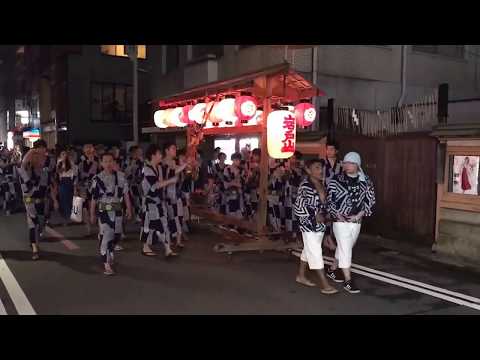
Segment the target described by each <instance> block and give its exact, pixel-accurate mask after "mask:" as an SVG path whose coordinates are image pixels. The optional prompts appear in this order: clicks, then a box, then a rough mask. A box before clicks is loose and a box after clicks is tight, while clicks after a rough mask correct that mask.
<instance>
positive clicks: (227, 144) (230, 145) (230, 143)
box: [213, 139, 236, 165]
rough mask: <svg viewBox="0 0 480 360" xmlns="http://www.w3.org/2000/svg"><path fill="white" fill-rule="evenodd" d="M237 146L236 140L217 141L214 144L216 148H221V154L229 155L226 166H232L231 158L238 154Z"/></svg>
mask: <svg viewBox="0 0 480 360" xmlns="http://www.w3.org/2000/svg"><path fill="white" fill-rule="evenodd" d="M235 145H236V139H215V140H214V143H213V146H214V147H215V148H217V147H219V148H220V149H221V152H223V153H225V155H227V159H226V160H225V164H227V165H231V164H232V160H231V156H232V155H233V154H234V153H235V152H236V151H235V150H236V148H235Z"/></svg>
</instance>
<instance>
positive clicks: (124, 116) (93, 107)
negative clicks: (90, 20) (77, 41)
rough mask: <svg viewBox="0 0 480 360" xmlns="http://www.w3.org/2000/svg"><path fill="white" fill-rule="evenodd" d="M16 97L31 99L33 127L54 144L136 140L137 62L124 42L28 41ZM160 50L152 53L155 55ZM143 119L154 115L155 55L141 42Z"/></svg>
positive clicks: (28, 100)
mask: <svg viewBox="0 0 480 360" xmlns="http://www.w3.org/2000/svg"><path fill="white" fill-rule="evenodd" d="M23 48H24V56H23V57H24V61H23V63H24V66H23V67H20V66H17V68H16V77H17V79H18V80H17V82H19V83H22V82H24V83H25V84H27V86H26V88H25V89H23V90H22V91H17V95H16V97H22V98H25V99H26V103H28V104H29V105H30V109H29V112H30V114H37V113H38V114H39V121H38V124H35V125H34V124H33V122H35V121H34V120H35V119H34V116H33V119H32V120H33V121H31V124H30V125H32V126H37V125H38V126H39V127H40V130H41V133H42V137H43V138H45V140H47V142H48V143H49V146H50V147H53V146H54V145H55V144H57V143H58V144H61V145H64V144H83V143H86V142H93V143H105V144H118V143H121V142H126V141H131V140H133V131H132V127H133V124H132V121H133V66H132V62H131V60H130V59H129V58H128V56H127V54H126V46H125V45H70V46H69V45H58V46H57V45H47V46H43V45H42V46H40V45H36V46H24V47H23ZM154 53H155V52H153V54H154ZM137 55H138V103H139V122H142V121H144V119H147V118H149V117H150V110H149V109H148V108H149V106H150V105H149V104H148V100H149V98H150V84H149V71H150V68H151V65H150V64H151V63H153V64H154V63H155V60H154V59H152V57H151V56H150V54H149V49H148V47H147V46H145V45H139V46H138V52H137Z"/></svg>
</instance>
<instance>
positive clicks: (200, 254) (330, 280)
mask: <svg viewBox="0 0 480 360" xmlns="http://www.w3.org/2000/svg"><path fill="white" fill-rule="evenodd" d="M362 46H366V45H357V47H352V49H351V51H353V52H355V51H357V49H358V47H362ZM375 46H376V47H377V48H368V49H367V50H369V51H372V53H373V52H375V53H376V51H380V50H381V51H385V49H384V48H382V49H379V48H378V47H381V46H384V45H375ZM385 46H386V45H385ZM412 46H413V45H408V46H407V45H405V46H403V45H402V46H400V45H398V46H397V45H391V46H390V47H391V49H392V51H393V52H392V54H396V55H398V56H401V59H403V60H404V58H405V57H408V56H412V57H413V56H416V55H412V54H411V52H409V50H408V47H412ZM204 47H205V48H204ZM338 47H339V49H344V48H346V47H348V46H347V45H345V46H344V45H342V46H340V45H339V46H338ZM59 48H62V49H63V47H62V46H59ZM79 48H81V49H83V50H82V51H87V52H84V53H78V54H80V55H78V57H79V58H78V59H81V61H80V60H78V62H75V61H71V60H72V59H73V58H72V56H73V55H72V54H69V53H67V55H66V57H65V59H66V60H65V61H66V62H67V63H68V64H63V63H62V64H63V65H68V66H66V67H61V66H63V65H61V64H60V63H58V64H57V63H56V62H61V61H63V60H60V58H56V59H57V60H55V64H56V65H55V66H57V68H56V69H57V70H55V71H57V72H50V70H48V69H45V70H44V71H43V73H42V74H43V75H41V76H40V75H39V78H38V79H37V80H35V81H36V82H32V84H36V85H35V86H37V85H38V91H39V94H40V95H39V97H33V98H32V99H30V100H29V101H28V102H25V101H24V102H22V101H23V100H22V101H20V100H19V99H17V98H20V97H19V96H17V95H15V96H16V98H15V99H16V101H14V102H12V103H11V104H12V108H9V109H8V111H4V112H0V125H1V124H2V122H1V120H2V119H3V117H2V116H3V115H5V119H6V120H5V124H6V127H5V129H3V128H2V127H0V140H1V141H0V240H1V241H0V314H2V313H5V314H12V313H13V314H34V313H99V314H102V313H112V314H117V313H129V312H131V313H162V314H163V313H165V314H169V313H173V314H190V313H215V314H216V313H220V314H221V313H241V314H263V313H268V314H271V313H282V314H284V313H300V314H303V313H306V314H318V313H321V314H370V313H379V314H380V313H382V314H391V313H395V314H417V313H418V314H444V313H447V314H449V313H450V314H457V313H468V314H470V313H477V312H478V311H479V310H480V298H476V297H475V295H476V290H475V289H476V288H475V283H476V281H475V279H476V275H475V274H476V271H477V266H476V264H477V262H475V256H476V254H477V250H475V249H477V248H476V247H475V246H476V244H477V242H476V239H477V240H478V237H477V235H479V234H480V233H479V232H478V229H479V228H478V226H479V223H478V213H479V212H480V207H479V206H480V203H478V199H479V191H480V180H479V179H480V177H479V176H480V175H479V174H480V171H479V164H480V143H479V142H478V141H480V140H478V139H480V135H478V139H477V138H476V136H477V135H475V134H477V133H476V131H477V130H476V128H475V127H472V126H473V125H472V126H470V125H468V126H467V125H465V126H464V125H458V124H459V123H460V121H461V120H458V123H454V124H453V123H450V122H449V121H451V120H450V118H453V119H457V118H458V117H459V116H460V115H458V114H457V113H455V112H454V111H455V109H456V107H458V106H460V105H459V104H461V103H462V102H461V101H460V100H451V96H452V95H451V93H450V95H449V92H448V91H449V90H448V89H449V86H450V85H449V83H451V81H449V82H448V83H447V81H446V80H445V82H442V83H440V84H438V86H437V84H436V85H435V86H432V88H431V89H430V88H428V91H427V90H425V94H423V93H422V94H421V92H420V90H418V89H417V90H416V92H415V93H414V94H413V93H409V92H408V91H409V90H408V87H405V88H402V89H401V91H402V93H401V94H400V95H401V97H400V99H396V100H395V101H394V102H395V105H394V107H392V106H391V105H388V104H390V102H391V101H390V102H388V101H387V100H386V99H387V98H389V96H390V98H391V99H394V98H395V97H397V95H399V94H396V93H394V92H392V94H387V93H382V96H380V95H378V94H377V95H375V99H376V100H375V101H376V103H375V104H377V105H376V106H373V107H372V106H370V105H369V104H370V103H369V102H368V101H370V100H371V99H372V96H371V95H372V93H371V92H369V91H370V90H369V89H370V87H369V86H371V82H369V83H368V86H367V85H365V86H366V87H365V89H363V88H362V89H363V90H362V91H358V92H357V95H358V96H357V97H354V96H353V95H352V94H351V91H350V90H349V89H351V87H350V85H351V84H350V82H351V81H353V80H352V78H355V76H354V75H348V76H347V75H345V76H344V77H342V76H343V75H342V76H340V75H338V76H340V77H337V75H335V77H334V79H335V80H332V79H333V78H329V77H328V76H327V75H320V73H319V71H321V70H319V69H320V68H319V65H321V64H323V65H325V64H324V62H326V61H327V60H326V59H327V58H328V56H327V55H325V54H329V53H328V51H332V53H331V54H330V55H331V56H334V55H335V54H337V53H336V52H334V50H333V48H328V49H327V48H324V47H323V46H320V45H318V46H317V45H315V46H314V45H305V46H301V45H298V46H297V45H281V46H280V45H275V46H274V45H265V46H262V45H246V46H245V47H242V46H240V45H239V46H237V47H234V46H233V45H232V46H229V45H222V46H218V47H216V46H213V45H212V46H207V45H204V46H203V47H202V46H200V45H198V46H197V45H188V46H186V45H185V46H183V45H182V46H179V48H178V49H177V48H173V47H172V46H170V45H168V46H158V47H155V46H146V45H135V46H133V45H101V46H94V45H91V46H86V45H85V46H80V47H79ZM49 49H50V50H49V51H54V50H55V49H54V48H49ZM175 49H176V50H175ZM179 49H180V50H181V51H180V50H179ZM202 49H203V50H204V51H206V52H205V53H202V52H201V51H203V50H202ZM406 49H407V50H406ZM439 49H440V48H439ZM40 50H42V49H41V47H36V46H23V47H15V51H16V52H15V54H16V56H17V57H25V58H27V57H29V56H34V55H33V54H36V52H35V51H37V52H38V51H40ZM67 50H68V49H67V48H65V51H67ZM367 50H365V49H364V51H367ZM42 51H46V50H45V49H43V50H42ZM88 51H89V52H88ZM165 51H166V52H165ZM174 51H180V52H179V53H178V54H179V55H178V56H180V57H182V59H183V58H184V57H185V56H186V58H185V59H183V60H185V61H186V64H187V65H185V66H184V65H183V63H179V64H177V65H176V67H175V66H173V64H174V63H175V61H174V60H175V58H172V57H171V55H172V53H173V52H174ZM223 51H225V55H226V54H227V53H228V56H230V57H235V59H237V60H238V61H237V63H236V64H237V65H235V66H234V65H232V64H230V63H229V59H230V58H229V57H228V56H224V53H223ZM335 51H339V50H338V49H337V50H335ZM416 51H421V50H418V49H417V50H416ZM87 53H88V54H89V55H88V56H91V57H92V59H93V58H95V59H96V60H95V61H97V62H98V64H103V65H102V67H100V66H97V65H98V64H93V63H88V64H90V65H88V66H87V65H86V64H87V63H86V62H83V61H84V60H85V59H86V56H87ZM5 54H7V53H6V50H5ZM202 54H203V55H205V54H206V55H205V56H207V55H208V56H207V60H202V59H203V58H202V56H200V55H202ZM212 54H213V55H212ZM322 54H323V55H322ZM376 54H377V53H376ZM378 54H383V53H378ZM214 55H215V56H214ZM330 55H329V56H330ZM1 56H6V55H2V47H1V46H0V57H1ZM38 56H41V55H38ZM269 56H270V57H269ZM378 56H380V55H378ZM259 58H262V59H270V60H271V63H270V62H268V63H264V62H259V63H258V64H256V61H257V60H258V59H259ZM5 59H7V58H5ZM12 59H13V57H12ZM119 59H120V60H122V62H121V63H120V62H118V60H119ZM248 59H251V64H254V63H255V64H256V66H253V65H252V66H250V65H249V66H250V67H249V66H246V65H245V66H244V65H243V64H250V63H249V62H248V61H250V60H248ZM183 60H182V61H183ZM187 60H188V61H187ZM190 60H195V61H194V62H192V63H190V62H189V61H190ZM247 60H248V61H247ZM403 60H402V61H403ZM45 61H46V60H45ZM50 61H53V60H50ZM89 61H90V60H89ZM196 61H198V63H197V62H196ZM202 61H206V62H202ZM221 61H223V62H221ZM265 61H266V60H265ZM217 62H218V65H219V66H218V68H217V67H216V66H213V65H212V63H215V64H217ZM398 63H399V64H400V63H401V62H400V60H399V61H398ZM92 64H93V65H92ZM119 64H121V66H120V65H119ZM204 64H208V66H207V67H205V68H203V67H202V66H203V65H204ZM220 64H222V65H221V66H220ZM306 64H307V65H308V64H309V65H311V66H310V69H311V70H312V71H311V73H309V72H308V71H305V69H307V68H308V67H306ZM0 65H1V64H0ZM117 65H118V67H117ZM323 65H322V66H323ZM12 66H13V65H12ZM52 66H53V65H52ZM157 66H158V68H156V69H157V70H158V74H157V75H158V79H161V80H162V81H157V80H158V79H157V78H155V76H157V75H154V74H153V72H152V73H151V72H150V70H151V69H153V68H155V67H157ZM172 66H173V67H172ZM205 66H206V65H205ZM325 66H326V65H325ZM332 66H333V65H332ZM439 66H440V65H439ZM109 67H111V68H112V69H113V68H115V69H116V71H117V70H118V71H117V72H116V73H115V74H114V73H113V71H112V74H110V75H109V76H107V75H105V74H107V73H108V72H109V71H110V70H107V68H109ZM130 67H131V68H132V69H133V75H134V76H133V75H132V73H131V72H128V73H126V71H125V69H129V68H130ZM66 68H68V69H70V70H69V72H68V75H69V76H70V75H71V74H70V72H71V73H72V74H74V75H75V76H72V77H69V78H68V81H67V79H66V78H65V77H62V76H63V75H65V74H63V75H62V74H61V71H63V70H61V69H66ZM324 68H325V69H327V70H325V71H326V72H327V73H328V71H329V70H328V69H329V68H328V66H326V67H324ZM354 68H355V67H353V65H352V69H354ZM52 69H53V67H52ZM202 69H203V70H202ZM212 69H214V70H212ZM187 70H188V71H187ZM337 70H338V71H340V70H341V69H337ZM32 71H33V70H32ZM179 71H180V72H181V74H182V75H181V76H180V75H178V74H179V73H178V72H179ZM183 71H185V72H183ZM212 71H214V72H215V76H213V75H211V72H212ZM359 71H360V70H359ZM402 71H406V70H405V69H402ZM160 73H161V76H160ZM207 73H208V74H209V75H208V81H207V78H205V77H204V75H205V74H207ZM338 73H340V74H341V72H338ZM1 74H2V68H1V67H0V75H1ZM100 74H103V75H105V76H104V77H103V75H102V76H100ZM152 74H153V75H152ZM47 75H48V76H50V78H49V77H48V76H47ZM404 75H405V74H404ZM404 75H402V76H404ZM15 76H17V75H15ZM25 76H26V75H25ZM115 76H118V79H116V80H115V81H113V80H112V79H115ZM179 76H180V77H179ZM329 76H330V75H329ZM332 76H333V75H332ZM359 76H360V75H359ZM365 76H366V75H365ZM147 78H148V81H146V79H147ZM169 78H172V79H177V80H178V79H180V80H182V81H183V82H182V81H180V80H178V81H177V82H176V83H174V82H169V81H168V79H169ZM337 78H338V79H340V80H338V79H337ZM22 79H23V78H22ZM105 79H107V80H108V79H110V80H108V81H106V80H105ZM0 80H2V78H1V77H0ZM5 81H7V80H5ZM25 81H27V82H28V81H30V80H28V78H27V80H25ZM32 81H33V80H32ZM342 81H346V82H347V83H348V84H349V86H347V87H346V88H345V89H343V88H342V86H344V85H342V84H343V83H342ZM375 81H377V80H375ZM67 82H68V84H69V85H68V86H69V88H68V89H69V92H70V90H71V92H72V94H76V95H75V96H73V95H69V92H63V90H62V89H63V88H61V87H59V86H60V85H58V84H66V83H67ZM180 82H182V84H181V85H180ZM164 84H165V85H164ZM400 85H401V84H399V86H400ZM352 86H353V85H352ZM355 86H359V87H358V89H360V88H361V87H360V85H358V84H357V85H355ZM362 86H363V85H362ZM451 86H452V87H454V86H457V85H454V84H453V85H451ZM86 89H88V92H87V91H86ZM378 89H380V87H379V88H378ZM382 89H383V88H382ZM425 89H427V87H425ZM455 89H457V87H455ZM84 90H85V92H82V91H84ZM372 91H373V90H372ZM375 91H377V90H375ZM422 91H423V90H422ZM455 91H456V90H455ZM459 93H460V91H459ZM465 93H466V92H465ZM45 94H46V95H45ZM346 94H349V95H348V96H347V95H346ZM419 94H420V95H419ZM432 94H433V95H432ZM77 95H78V96H77ZM449 96H450V98H449ZM0 97H1V94H0ZM77 98H83V100H84V102H78V104H77V102H76V100H78V99H77ZM363 98H365V99H367V98H368V99H367V100H368V101H367V100H365V101H364V100H363ZM390 98H389V99H390ZM0 100H1V99H0ZM66 100H68V101H66ZM397 100H398V101H397ZM470 100H471V101H470ZM470 100H469V101H470V102H472V101H474V100H472V99H470ZM65 101H66V102H65ZM392 101H393V100H392ZM382 102H385V104H384V105H382V106H383V107H382V106H380V105H381V103H382ZM67 103H68V106H67V105H66V104H67ZM1 104H2V103H1V102H0V105H1ZM5 104H9V103H8V102H5ZM379 104H380V105H379ZM452 104H455V105H452ZM9 106H10V105H9ZM26 108H28V110H25V109H26ZM34 108H35V110H32V109H34ZM18 109H19V110H18ZM381 109H384V110H381ZM0 110H1V109H0ZM449 111H452V115H449ZM462 114H465V112H462ZM7 115H8V119H7ZM462 116H463V115H462ZM452 121H453V120H452ZM478 251H480V248H479V249H478ZM479 254H480V253H479ZM452 269H457V270H458V271H457V270H455V271H453V270H452ZM459 269H460V270H459ZM478 271H480V269H478ZM2 284H4V285H5V286H4V287H2V286H1V285H2ZM12 284H13V285H12ZM450 285H451V286H450ZM127 289H128V291H127ZM52 295H54V296H53V297H52ZM114 298H115V300H114Z"/></svg>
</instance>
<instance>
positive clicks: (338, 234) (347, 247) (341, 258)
mask: <svg viewBox="0 0 480 360" xmlns="http://www.w3.org/2000/svg"><path fill="white" fill-rule="evenodd" d="M361 226H362V225H361V224H357V223H346V222H334V223H333V233H334V234H335V239H336V240H337V249H336V250H335V258H336V259H337V260H338V267H339V268H340V269H348V268H350V267H351V266H352V249H353V247H354V246H355V243H356V242H357V238H358V235H359V234H360V228H361Z"/></svg>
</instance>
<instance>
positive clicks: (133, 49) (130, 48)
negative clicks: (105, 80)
mask: <svg viewBox="0 0 480 360" xmlns="http://www.w3.org/2000/svg"><path fill="white" fill-rule="evenodd" d="M127 54H128V57H129V58H130V60H132V63H133V143H134V145H138V57H137V45H127Z"/></svg>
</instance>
